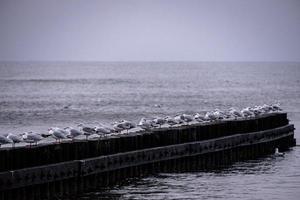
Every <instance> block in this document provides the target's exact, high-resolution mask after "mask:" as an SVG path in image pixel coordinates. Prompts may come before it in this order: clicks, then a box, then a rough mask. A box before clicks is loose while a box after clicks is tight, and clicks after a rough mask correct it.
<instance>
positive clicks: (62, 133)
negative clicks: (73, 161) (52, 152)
mask: <svg viewBox="0 0 300 200" xmlns="http://www.w3.org/2000/svg"><path fill="white" fill-rule="evenodd" d="M48 131H49V134H51V135H52V137H54V139H55V140H56V142H57V141H58V143H60V142H61V140H62V139H66V138H67V135H68V131H66V130H64V129H61V128H57V127H54V128H49V129H48Z"/></svg>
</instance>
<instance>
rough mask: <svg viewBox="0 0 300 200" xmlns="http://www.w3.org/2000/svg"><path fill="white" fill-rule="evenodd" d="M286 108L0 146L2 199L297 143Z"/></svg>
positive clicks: (206, 164)
mask: <svg viewBox="0 0 300 200" xmlns="http://www.w3.org/2000/svg"><path fill="white" fill-rule="evenodd" d="M293 132H294V126H293V125H290V124H289V123H288V119H287V115H286V113H277V114H270V115H265V116H262V117H259V118H252V119H243V120H232V121H224V122H216V123H209V124H205V125H204V124H202V125H200V124H194V125H188V126H181V127H172V128H162V129H157V130H154V131H151V132H145V131H141V132H137V133H130V134H128V135H120V136H114V137H110V138H102V139H100V140H89V141H76V142H74V143H71V142H67V143H62V144H50V145H43V146H37V147H33V148H15V149H1V150H0V191H1V192H0V199H40V198H48V199H50V198H53V197H55V196H57V197H61V196H69V195H72V194H76V193H78V192H82V191H89V190H93V189H96V188H99V187H102V186H107V185H111V184H114V183H118V182H120V181H122V180H124V179H125V178H128V177H135V176H143V175H147V174H149V173H153V172H158V171H183V170H199V169H211V168H214V167H218V166H221V165H225V164H229V163H232V162H234V161H237V160H241V159H247V158H255V157H257V156H261V155H265V154H268V153H272V152H273V151H274V149H275V147H279V148H280V149H285V148H288V147H290V146H294V145H295V139H294V133H293Z"/></svg>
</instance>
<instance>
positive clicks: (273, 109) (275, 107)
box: [271, 103, 282, 112]
mask: <svg viewBox="0 0 300 200" xmlns="http://www.w3.org/2000/svg"><path fill="white" fill-rule="evenodd" d="M271 107H272V111H276V112H277V111H282V109H281V107H280V103H275V104H272V105H271Z"/></svg>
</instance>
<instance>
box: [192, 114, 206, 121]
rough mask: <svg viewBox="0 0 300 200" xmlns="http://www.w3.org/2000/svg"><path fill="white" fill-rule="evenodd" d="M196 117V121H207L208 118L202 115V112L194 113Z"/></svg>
mask: <svg viewBox="0 0 300 200" xmlns="http://www.w3.org/2000/svg"><path fill="white" fill-rule="evenodd" d="M194 119H195V120H196V121H198V122H204V121H207V119H206V118H205V117H204V116H203V115H201V114H199V113H196V114H195V115H194Z"/></svg>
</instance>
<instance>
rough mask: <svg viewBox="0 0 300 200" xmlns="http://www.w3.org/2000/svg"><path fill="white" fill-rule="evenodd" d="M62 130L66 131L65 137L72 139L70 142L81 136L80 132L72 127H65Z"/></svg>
mask: <svg viewBox="0 0 300 200" xmlns="http://www.w3.org/2000/svg"><path fill="white" fill-rule="evenodd" d="M64 130H66V131H68V134H67V135H66V137H67V138H72V141H74V138H75V137H77V136H79V135H82V132H81V131H79V130H77V129H75V128H72V127H66V128H64Z"/></svg>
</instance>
